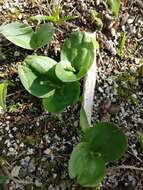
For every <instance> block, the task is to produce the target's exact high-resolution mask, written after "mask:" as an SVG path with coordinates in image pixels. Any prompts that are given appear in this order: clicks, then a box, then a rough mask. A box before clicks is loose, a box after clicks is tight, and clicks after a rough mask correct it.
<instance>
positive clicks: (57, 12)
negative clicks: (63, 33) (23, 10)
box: [31, 2, 77, 25]
mask: <svg viewBox="0 0 143 190" xmlns="http://www.w3.org/2000/svg"><path fill="white" fill-rule="evenodd" d="M61 12H62V5H61V3H60V2H59V3H57V4H55V5H53V7H52V10H51V14H50V15H49V16H47V15H36V16H32V17H31V19H32V20H37V21H38V22H42V21H50V22H52V23H54V24H55V25H57V24H62V23H64V22H66V21H69V20H72V19H75V18H77V16H61Z"/></svg>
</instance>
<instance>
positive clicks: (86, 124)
mask: <svg viewBox="0 0 143 190" xmlns="http://www.w3.org/2000/svg"><path fill="white" fill-rule="evenodd" d="M80 126H81V128H82V130H83V131H86V129H87V128H88V127H91V126H90V124H89V122H88V119H87V115H86V112H85V110H84V107H83V106H81V109H80Z"/></svg>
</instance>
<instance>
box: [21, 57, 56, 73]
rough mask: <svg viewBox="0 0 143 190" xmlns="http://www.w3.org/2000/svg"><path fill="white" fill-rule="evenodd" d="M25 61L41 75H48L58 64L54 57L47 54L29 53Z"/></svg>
mask: <svg viewBox="0 0 143 190" xmlns="http://www.w3.org/2000/svg"><path fill="white" fill-rule="evenodd" d="M24 62H25V63H26V64H27V65H28V66H29V67H30V68H31V69H33V70H34V71H35V72H37V73H39V74H40V75H43V74H44V75H46V74H47V73H48V71H49V70H50V69H51V68H52V67H53V66H54V65H56V64H57V62H56V61H55V60H54V59H51V58H50V57H45V56H37V55H29V56H27V57H26V59H25V60H24Z"/></svg>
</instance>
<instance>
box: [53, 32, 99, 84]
mask: <svg viewBox="0 0 143 190" xmlns="http://www.w3.org/2000/svg"><path fill="white" fill-rule="evenodd" d="M94 40H95V39H94V38H93V37H91V36H90V35H89V34H88V33H86V32H74V33H72V34H71V36H70V38H69V39H68V40H66V41H65V43H64V46H63V48H62V50H61V62H60V63H59V64H57V66H56V75H57V77H58V78H59V79H60V80H62V81H63V82H73V81H76V80H79V79H81V78H82V77H83V76H85V75H86V73H87V71H88V70H89V68H90V67H91V65H92V63H93V61H94V56H95V53H94V51H95V49H94V48H95V47H94ZM69 67H70V69H68V68H69Z"/></svg>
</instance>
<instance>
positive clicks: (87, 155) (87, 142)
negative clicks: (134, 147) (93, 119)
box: [69, 108, 127, 187]
mask: <svg viewBox="0 0 143 190" xmlns="http://www.w3.org/2000/svg"><path fill="white" fill-rule="evenodd" d="M80 117H81V119H80V120H81V122H80V124H81V125H82V128H83V132H84V136H83V139H82V142H80V143H79V144H78V145H76V147H75V148H74V149H73V151H72V154H71V156H70V160H69V174H70V177H71V178H76V179H77V181H78V182H79V184H81V185H82V186H84V187H96V186H98V185H99V184H100V182H101V181H102V180H103V178H104V176H105V175H106V165H107V164H108V163H109V162H113V161H116V160H118V159H120V158H121V156H122V155H123V154H124V153H125V151H126V148H127V138H126V136H125V135H124V133H123V132H122V131H121V130H120V129H119V128H118V127H117V126H116V125H115V124H113V123H97V124H94V125H93V127H89V124H88V122H87V118H86V114H85V111H84V109H83V108H82V110H81V116H80Z"/></svg>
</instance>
